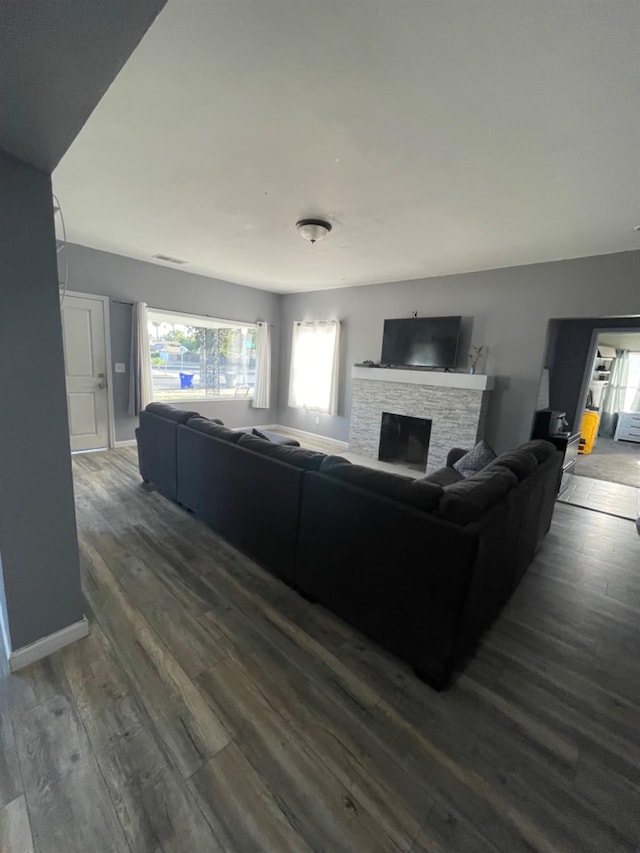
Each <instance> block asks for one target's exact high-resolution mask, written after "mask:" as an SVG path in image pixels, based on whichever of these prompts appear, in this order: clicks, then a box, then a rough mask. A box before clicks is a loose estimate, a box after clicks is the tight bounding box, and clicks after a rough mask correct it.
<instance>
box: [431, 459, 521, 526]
mask: <svg viewBox="0 0 640 853" xmlns="http://www.w3.org/2000/svg"><path fill="white" fill-rule="evenodd" d="M517 484H518V478H517V477H516V475H515V474H514V473H513V472H512V471H508V470H507V469H506V468H501V467H499V466H498V467H495V468H494V467H493V466H492V467H491V468H483V470H482V471H479V472H478V473H477V474H474V476H473V477H468V478H467V479H464V480H460V482H459V483H453V484H452V485H450V486H447V487H446V488H445V489H444V493H443V495H442V500H441V501H440V514H441V515H442V517H443V518H445V519H447V520H448V521H453V522H454V523H455V524H469V522H471V521H475V520H476V519H477V518H480V516H481V515H482V514H483V513H484V512H485V511H486V510H487V509H489V508H490V507H492V506H494V504H497V503H498V502H499V501H501V500H502V499H503V498H504V497H505V495H506V494H507V492H510V491H511V489H513V488H515V486H517Z"/></svg>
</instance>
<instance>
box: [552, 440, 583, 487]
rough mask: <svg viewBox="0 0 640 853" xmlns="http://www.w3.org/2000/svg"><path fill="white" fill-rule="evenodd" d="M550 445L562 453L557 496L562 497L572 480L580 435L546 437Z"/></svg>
mask: <svg viewBox="0 0 640 853" xmlns="http://www.w3.org/2000/svg"><path fill="white" fill-rule="evenodd" d="M546 440H547V441H550V442H551V443H552V444H555V446H556V447H557V448H558V450H561V451H563V453H564V460H563V462H562V475H561V477H560V483H559V488H558V496H560V495H562V494H563V493H564V492H565V491H566V490H567V489H568V488H569V486H570V485H571V481H572V480H573V469H574V468H575V465H576V459H577V458H578V448H579V447H580V433H579V432H574V433H573V434H570V433H564V432H562V433H558V434H556V435H548V436H547V438H546Z"/></svg>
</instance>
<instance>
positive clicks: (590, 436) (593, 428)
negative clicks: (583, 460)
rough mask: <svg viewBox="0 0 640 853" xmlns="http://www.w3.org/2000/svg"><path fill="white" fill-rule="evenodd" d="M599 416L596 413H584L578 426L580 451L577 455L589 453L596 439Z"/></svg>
mask: <svg viewBox="0 0 640 853" xmlns="http://www.w3.org/2000/svg"><path fill="white" fill-rule="evenodd" d="M599 423H600V415H599V414H598V413H597V412H585V413H584V414H583V416H582V423H581V424H580V449H579V450H578V453H591V451H592V450H593V446H594V444H595V443H596V438H597V437H598V424H599Z"/></svg>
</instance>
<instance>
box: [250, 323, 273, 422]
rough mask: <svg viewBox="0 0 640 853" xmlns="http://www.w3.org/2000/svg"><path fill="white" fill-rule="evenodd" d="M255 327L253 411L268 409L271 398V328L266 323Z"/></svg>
mask: <svg viewBox="0 0 640 853" xmlns="http://www.w3.org/2000/svg"><path fill="white" fill-rule="evenodd" d="M256 325H257V326H258V329H257V331H256V387H255V391H254V394H253V403H252V404H251V405H252V406H253V408H254V409H268V408H269V400H270V397H271V328H270V327H269V324H268V323H262V322H261V323H257V324H256Z"/></svg>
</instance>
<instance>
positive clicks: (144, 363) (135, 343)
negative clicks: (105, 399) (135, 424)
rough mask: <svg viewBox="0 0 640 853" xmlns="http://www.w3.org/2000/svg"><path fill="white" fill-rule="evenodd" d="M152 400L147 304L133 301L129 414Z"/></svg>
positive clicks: (135, 412)
mask: <svg viewBox="0 0 640 853" xmlns="http://www.w3.org/2000/svg"><path fill="white" fill-rule="evenodd" d="M152 400H153V382H152V379H151V351H150V349H149V332H148V329H147V306H146V303H145V302H134V303H133V309H132V314H131V352H130V355H129V414H130V415H131V416H132V417H133V416H135V415H138V414H140V412H141V411H142V409H144V407H145V406H146V405H147V403H150V402H151V401H152Z"/></svg>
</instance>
